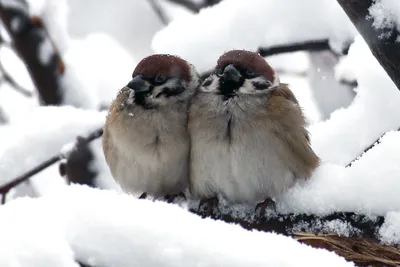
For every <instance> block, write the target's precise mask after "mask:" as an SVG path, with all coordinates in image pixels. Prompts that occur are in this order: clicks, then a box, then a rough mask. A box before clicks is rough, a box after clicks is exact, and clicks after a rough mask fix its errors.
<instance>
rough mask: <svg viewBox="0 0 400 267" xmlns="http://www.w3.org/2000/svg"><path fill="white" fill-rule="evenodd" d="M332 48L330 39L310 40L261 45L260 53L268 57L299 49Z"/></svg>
mask: <svg viewBox="0 0 400 267" xmlns="http://www.w3.org/2000/svg"><path fill="white" fill-rule="evenodd" d="M329 49H331V48H330V46H329V40H328V39H321V40H310V41H304V42H298V43H291V44H283V45H276V46H270V47H265V48H264V47H261V48H259V49H258V53H259V54H260V55H261V56H263V57H268V56H272V55H276V54H282V53H290V52H297V51H304V50H306V51H322V50H329Z"/></svg>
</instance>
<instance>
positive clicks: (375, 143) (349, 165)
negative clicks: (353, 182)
mask: <svg viewBox="0 0 400 267" xmlns="http://www.w3.org/2000/svg"><path fill="white" fill-rule="evenodd" d="M397 131H400V128H398V129H397ZM385 134H387V133H384V134H382V135H381V136H380V137H379V138H378V139H377V140H375V141H374V142H373V143H372V144H371V145H369V146H368V147H366V148H365V149H364V150H363V152H361V154H360V155H359V156H357V157H356V158H355V159H353V160H352V161H350V162H349V163H348V164H347V165H346V168H347V167H351V165H353V163H354V162H356V161H357V160H358V159H360V158H361V157H362V156H363V155H364V154H365V153H367V152H368V151H369V150H370V149H372V148H373V147H374V146H375V145H377V144H379V143H380V142H381V139H382V137H383V136H384V135H385Z"/></svg>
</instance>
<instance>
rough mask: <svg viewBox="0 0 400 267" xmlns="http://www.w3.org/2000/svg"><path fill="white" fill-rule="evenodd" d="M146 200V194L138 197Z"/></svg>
mask: <svg viewBox="0 0 400 267" xmlns="http://www.w3.org/2000/svg"><path fill="white" fill-rule="evenodd" d="M146 198H147V193H146V192H143V193H142V194H141V195H140V196H139V199H146Z"/></svg>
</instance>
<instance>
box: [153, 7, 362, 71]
mask: <svg viewBox="0 0 400 267" xmlns="http://www.w3.org/2000/svg"><path fill="white" fill-rule="evenodd" d="M315 10H318V12H315ZM332 18H335V19H334V20H333V19H332ZM356 33H357V31H356V29H355V28H354V26H353V24H352V23H351V22H350V20H349V19H348V17H347V16H346V14H345V13H344V11H343V10H342V8H341V7H340V6H339V4H338V3H337V2H336V1H330V0H302V1H298V0H286V1H280V0H269V1H265V0H247V1H243V0H226V1H222V2H220V3H219V4H217V5H214V6H212V7H209V8H204V9H202V10H201V11H200V13H198V14H196V15H188V16H185V17H183V18H177V19H175V20H174V21H172V22H171V23H170V24H169V25H168V26H167V27H166V28H164V29H162V30H161V31H159V32H158V33H157V34H156V35H155V36H154V38H153V42H152V47H153V49H154V50H155V51H156V52H157V53H169V54H176V55H180V56H181V57H183V58H185V59H187V60H188V61H189V62H191V63H192V64H194V65H195V66H196V67H197V69H198V71H199V72H205V71H208V70H210V69H211V68H212V67H214V65H215V62H216V60H217V58H218V57H219V56H220V55H221V54H222V53H224V52H226V51H228V50H231V49H248V50H254V51H255V50H257V49H258V48H259V47H270V46H275V45H281V44H288V43H295V42H304V41H309V40H319V39H330V41H331V43H335V44H336V43H344V42H347V41H348V40H349V39H353V38H354V36H355V35H356ZM335 46H337V45H335ZM205 55H207V56H205Z"/></svg>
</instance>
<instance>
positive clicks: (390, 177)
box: [277, 131, 400, 215]
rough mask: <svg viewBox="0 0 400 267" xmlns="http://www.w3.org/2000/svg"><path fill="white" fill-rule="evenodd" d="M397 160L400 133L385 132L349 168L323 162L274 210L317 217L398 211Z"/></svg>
mask: <svg viewBox="0 0 400 267" xmlns="http://www.w3.org/2000/svg"><path fill="white" fill-rule="evenodd" d="M399 157H400V132H397V131H393V132H389V133H387V134H386V135H385V136H384V137H383V138H382V139H381V143H379V144H377V145H376V146H374V147H373V148H372V149H371V150H369V151H368V153H366V154H364V155H363V156H362V157H361V158H360V159H359V160H357V161H356V162H354V163H353V164H352V165H351V167H348V168H345V167H343V166H340V165H337V164H332V163H323V164H322V166H320V167H319V168H317V169H316V171H315V172H314V174H313V176H312V177H311V178H310V179H309V180H308V181H306V182H302V183H298V184H297V185H296V186H295V187H294V188H292V189H291V190H290V191H289V192H288V193H287V194H286V195H284V196H282V197H281V198H279V200H278V201H277V202H278V203H277V204H278V210H279V211H280V212H283V213H286V212H295V213H307V214H321V215H326V214H330V213H332V212H335V211H340V212H346V211H349V212H355V213H362V214H371V215H385V214H386V213H387V212H390V211H399V210H400V195H399V193H398V192H400V164H399Z"/></svg>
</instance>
